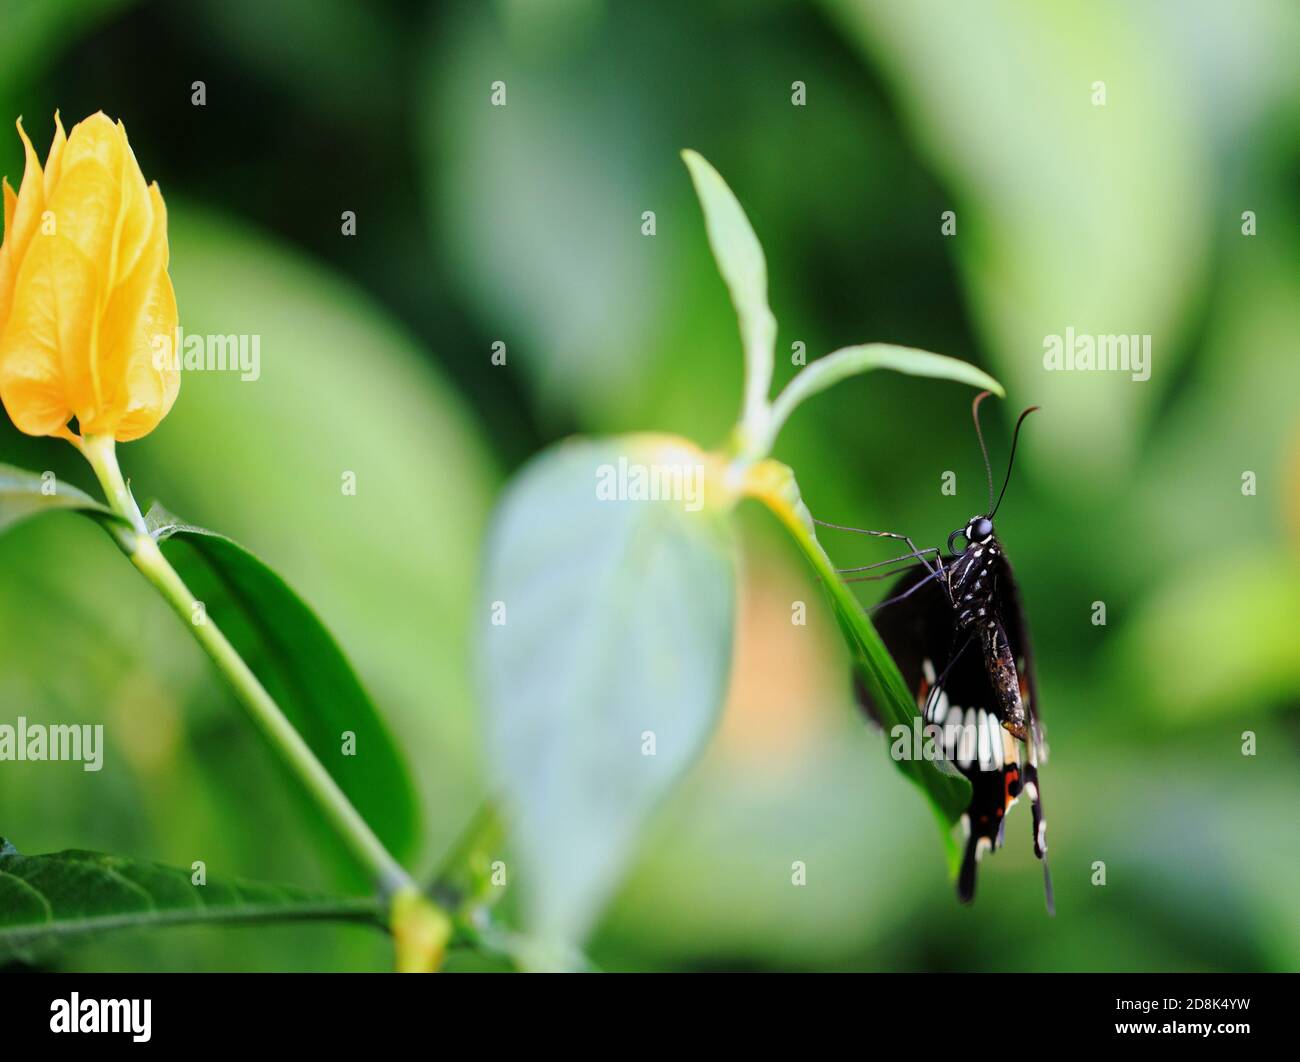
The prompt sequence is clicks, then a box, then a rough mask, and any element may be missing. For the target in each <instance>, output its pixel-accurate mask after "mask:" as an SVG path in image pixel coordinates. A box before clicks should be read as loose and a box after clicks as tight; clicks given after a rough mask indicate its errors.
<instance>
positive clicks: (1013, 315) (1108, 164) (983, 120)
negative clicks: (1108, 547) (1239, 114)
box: [823, 0, 1289, 495]
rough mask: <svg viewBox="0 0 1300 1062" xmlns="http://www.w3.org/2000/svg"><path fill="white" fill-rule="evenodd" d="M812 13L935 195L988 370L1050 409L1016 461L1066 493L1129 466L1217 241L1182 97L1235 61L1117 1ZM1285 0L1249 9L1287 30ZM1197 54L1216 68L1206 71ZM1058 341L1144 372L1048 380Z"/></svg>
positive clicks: (1199, 110)
mask: <svg viewBox="0 0 1300 1062" xmlns="http://www.w3.org/2000/svg"><path fill="white" fill-rule="evenodd" d="M823 6H824V7H825V8H827V9H828V13H829V14H830V15H831V16H832V18H833V20H834V21H835V22H838V23H839V24H840V26H841V27H842V28H843V31H844V36H845V38H846V39H847V40H848V42H849V43H850V45H851V46H853V47H856V48H858V49H859V50H860V51H861V52H863V53H864V55H865V56H866V57H867V60H868V62H869V64H870V67H871V70H872V75H873V76H879V77H880V78H881V79H882V81H883V83H884V84H885V85H886V86H887V87H888V92H889V94H890V97H891V105H892V106H893V107H894V108H896V113H898V114H899V115H900V120H901V122H902V124H903V127H904V128H905V130H906V133H907V136H908V139H909V140H910V141H911V142H913V143H914V144H915V145H916V147H917V149H918V151H919V152H921V154H922V155H923V156H924V157H925V158H926V159H927V161H928V162H929V163H930V164H931V166H932V169H933V172H934V174H935V177H936V179H937V180H938V181H939V182H940V183H941V185H942V186H943V187H944V189H945V191H946V194H947V195H948V197H949V198H948V200H947V201H949V202H951V204H952V207H953V209H954V210H955V212H956V225H957V230H956V235H955V237H953V238H952V239H950V240H949V241H948V242H949V244H950V245H951V248H952V252H953V257H954V260H955V262H956V265H957V266H958V268H959V269H960V271H961V274H962V276H963V277H964V280H965V286H966V289H967V291H968V292H969V297H970V302H971V308H972V315H973V320H974V321H975V322H976V323H977V325H978V327H979V329H980V333H981V337H982V339H983V340H984V343H985V345H986V346H987V348H988V351H989V358H990V363H991V364H992V365H993V366H995V367H996V369H997V371H998V375H999V376H1000V377H1001V378H1002V379H1003V380H1004V381H1005V382H1006V384H1007V386H1008V387H1010V388H1011V390H1012V392H1013V393H1017V394H1018V395H1019V396H1021V399H1020V400H1021V401H1022V402H1034V403H1037V404H1041V405H1042V406H1043V408H1044V409H1048V410H1050V411H1051V416H1050V417H1045V418H1044V419H1043V423H1042V424H1040V425H1038V427H1037V428H1036V436H1037V445H1035V446H1034V447H1033V448H1032V449H1031V450H1030V451H1028V452H1027V454H1026V461H1027V462H1028V463H1029V464H1030V465H1038V466H1039V467H1040V468H1041V469H1049V468H1050V469H1051V479H1052V481H1053V482H1054V483H1055V485H1056V486H1057V487H1058V488H1060V489H1062V490H1064V491H1065V492H1066V493H1073V494H1076V495H1077V493H1078V489H1079V488H1080V487H1088V488H1091V489H1093V490H1096V491H1102V492H1104V491H1106V490H1108V489H1109V487H1110V484H1112V483H1113V482H1114V481H1115V480H1116V479H1117V478H1123V477H1125V476H1127V475H1128V474H1129V473H1130V471H1131V469H1132V467H1133V465H1134V463H1135V462H1136V461H1137V459H1138V455H1139V450H1140V448H1141V447H1142V446H1143V445H1144V441H1143V440H1144V432H1145V428H1146V422H1147V419H1148V418H1149V417H1150V416H1151V415H1152V414H1153V411H1154V410H1158V409H1159V408H1160V402H1161V399H1162V397H1163V396H1164V395H1165V393H1166V389H1167V388H1168V387H1169V386H1170V385H1171V384H1173V383H1174V382H1175V381H1176V380H1178V379H1180V376H1179V372H1178V363H1179V361H1180V359H1181V358H1182V357H1183V355H1185V354H1186V352H1187V351H1188V350H1190V349H1191V346H1190V344H1189V343H1188V342H1187V341H1186V332H1187V330H1188V328H1189V327H1192V328H1194V327H1195V326H1194V325H1191V324H1190V323H1189V321H1188V315H1189V313H1190V315H1191V320H1192V321H1195V320H1196V314H1197V312H1198V309H1197V307H1198V301H1199V299H1200V297H1201V295H1202V286H1203V284H1204V283H1205V270H1206V263H1207V262H1208V261H1209V260H1210V259H1209V257H1208V255H1207V248H1208V247H1209V246H1211V238H1212V234H1213V233H1214V231H1215V229H1214V225H1215V218H1216V210H1215V207H1214V205H1213V204H1212V203H1211V202H1210V191H1211V186H1212V185H1213V180H1212V179H1211V178H1210V177H1209V175H1210V174H1212V173H1213V172H1214V170H1213V167H1212V166H1210V165H1208V164H1207V159H1209V158H1212V157H1213V156H1214V154H1215V152H1216V150H1218V149H1217V148H1216V146H1215V145H1214V144H1213V141H1212V138H1211V137H1210V136H1207V130H1209V129H1212V128H1214V123H1212V122H1207V121H1206V120H1205V113H1204V107H1203V105H1202V104H1201V102H1200V101H1199V98H1198V95H1197V91H1198V89H1197V86H1198V85H1201V84H1205V83H1206V82H1207V80H1208V81H1209V82H1210V83H1214V82H1216V81H1217V80H1220V79H1225V80H1226V79H1227V78H1228V77H1230V76H1235V72H1236V71H1237V60H1235V59H1233V58H1232V57H1228V56H1225V55H1223V52H1224V49H1222V48H1219V49H1214V48H1207V49H1204V50H1203V51H1201V50H1193V53H1192V54H1194V55H1195V56H1196V58H1195V59H1192V58H1191V57H1190V56H1189V54H1187V53H1185V52H1180V51H1179V50H1178V49H1172V48H1169V47H1166V46H1165V42H1166V41H1167V40H1168V38H1169V36H1170V35H1171V34H1178V33H1179V32H1180V26H1181V15H1180V13H1179V12H1178V11H1177V10H1176V9H1175V8H1172V7H1171V8H1167V9H1163V10H1160V11H1155V10H1153V11H1152V12H1151V13H1150V16H1151V17H1134V15H1133V8H1132V5H1129V4H1123V3H1086V4H1085V3H1079V2H1073V3H1058V4H1030V3H1024V2H1022V0H996V2H989V3H979V4H956V3H951V2H948V0H870V2H867V0H823ZM1206 6H1207V8H1209V9H1213V8H1214V7H1215V5H1206ZM1286 6H1287V5H1268V4H1263V5H1259V10H1258V11H1256V12H1255V16H1256V17H1260V18H1265V19H1267V21H1268V25H1269V29H1270V31H1271V32H1273V33H1279V34H1280V33H1286V32H1289V31H1288V30H1287V29H1285V28H1284V20H1283V19H1282V18H1279V17H1278V16H1277V15H1265V14H1264V9H1266V8H1270V7H1271V8H1275V9H1278V10H1280V9H1282V8H1284V7H1286ZM1238 22H1239V20H1236V19H1234V16H1233V14H1231V13H1230V12H1229V11H1228V10H1226V9H1225V11H1224V13H1223V16H1222V19H1221V21H1220V22H1219V23H1217V24H1216V23H1215V21H1214V18H1213V17H1212V16H1209V14H1208V11H1207V17H1206V18H1205V19H1202V20H1200V23H1199V30H1200V32H1202V33H1204V34H1205V35H1206V38H1205V39H1214V38H1215V37H1216V36H1218V37H1225V38H1226V37H1227V36H1228V35H1230V34H1231V33H1232V32H1234V31H1235V30H1236V28H1237V23H1238ZM936 26H942V27H943V32H940V33H936V32H935V27H936ZM1212 57H1213V58H1214V59H1219V61H1221V62H1223V63H1224V66H1222V67H1221V68H1215V69H1207V64H1208V63H1211V62H1212V61H1213V60H1212ZM1229 71H1232V72H1233V73H1232V74H1230V73H1229ZM1029 86H1032V89H1030V88H1029ZM1239 91H1240V90H1239ZM1102 93H1104V96H1103V95H1102ZM1260 105H1261V106H1262V104H1260ZM1134 159H1141V160H1142V164H1141V165H1134V164H1133V160H1134ZM938 223H939V219H938V218H937V217H936V218H935V225H936V229H937V226H938ZM1135 233H1140V234H1141V237H1140V238H1135V236H1134V234H1135ZM1068 334H1073V335H1075V336H1076V337H1083V336H1088V337H1089V338H1091V337H1093V336H1111V335H1114V336H1116V337H1118V338H1126V337H1128V336H1130V335H1134V336H1141V335H1147V336H1150V337H1151V358H1150V361H1149V362H1148V364H1147V366H1146V368H1147V370H1148V371H1149V372H1150V379H1148V380H1146V381H1145V382H1134V380H1133V378H1132V374H1131V373H1129V372H1088V371H1064V372H1061V371H1047V370H1046V369H1045V365H1044V354H1045V352H1047V350H1048V349H1049V348H1048V337H1059V338H1060V340H1061V341H1062V342H1064V341H1065V339H1066V337H1067V335H1068ZM1103 421H1104V422H1105V424H1106V425H1107V427H1106V430H1105V431H1101V432H1098V431H1096V430H1095V426H1096V425H1097V424H1098V423H1100V422H1103ZM1082 438H1087V439H1088V445H1086V446H1080V445H1079V440H1080V439H1082Z"/></svg>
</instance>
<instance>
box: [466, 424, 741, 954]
mask: <svg viewBox="0 0 1300 1062" xmlns="http://www.w3.org/2000/svg"><path fill="white" fill-rule="evenodd" d="M672 469H676V470H678V471H679V472H683V473H685V478H683V480H681V482H682V484H683V485H685V484H686V483H688V482H689V481H690V480H692V479H694V480H695V481H696V485H697V486H698V487H699V489H700V491H701V493H700V494H695V493H694V491H693V490H692V489H690V488H687V489H684V490H682V491H679V492H678V494H677V496H678V497H679V498H683V499H686V500H684V501H683V500H679V501H670V500H659V501H650V500H633V498H634V497H636V488H635V486H634V485H633V482H634V481H633V477H634V476H636V475H638V474H639V473H638V470H641V471H646V472H648V471H650V470H654V471H656V472H658V473H667V472H668V471H669V470H672ZM712 471H713V463H712V461H711V459H710V458H708V457H707V456H706V455H704V454H703V453H701V452H700V451H699V450H698V449H696V448H695V447H694V446H692V445H691V444H690V443H688V442H686V441H685V440H680V439H675V438H672V437H668V436H652V435H637V436H624V437H620V438H615V439H607V440H600V441H592V440H583V439H579V440H573V441H570V442H567V443H563V444H561V445H559V446H557V447H555V448H553V449H551V450H549V451H547V452H546V453H544V454H543V455H541V456H540V457H538V458H536V459H535V460H534V461H533V462H532V463H531V464H530V465H528V466H527V467H526V468H525V469H524V470H523V471H522V472H521V473H520V474H519V476H518V477H517V478H516V479H515V481H514V483H513V484H512V485H511V487H510V488H509V490H508V491H507V493H506V495H505V497H504V499H503V501H502V502H501V504H500V506H499V507H498V509H497V512H496V514H495V517H494V519H493V523H492V528H491V533H490V538H489V542H488V547H487V564H486V570H485V573H484V576H483V586H482V598H481V601H480V605H479V608H480V618H479V626H480V633H479V649H480V651H479V659H478V661H477V663H478V672H479V681H480V689H481V691H482V702H483V710H484V713H485V715H486V718H487V746H488V754H489V758H490V763H491V766H492V767H493V768H494V770H495V775H496V779H497V781H498V784H499V785H500V788H501V791H502V793H503V805H504V806H503V810H504V812H505V814H506V817H507V821H508V822H509V826H510V836H511V838H512V839H513V843H514V845H515V847H516V850H517V853H518V859H519V864H520V871H519V874H518V876H517V877H516V878H515V879H514V880H515V881H516V882H517V883H518V884H519V887H520V889H521V900H522V904H523V915H524V920H525V925H526V929H527V930H528V932H529V933H530V935H531V936H533V937H534V938H536V939H538V940H539V941H541V945H540V947H541V952H539V954H541V953H548V952H549V951H550V949H553V948H562V947H563V946H564V945H565V944H566V943H576V942H578V941H580V940H581V938H582V937H583V936H584V934H585V933H586V931H587V930H588V929H589V928H590V927H591V924H592V923H593V921H594V920H595V918H596V916H597V915H598V914H599V912H600V909H601V907H602V905H603V903H604V901H605V900H606V898H607V897H608V895H609V893H610V891H611V890H612V889H613V887H614V885H615V884H616V883H617V881H618V880H619V877H620V874H621V871H622V869H623V867H624V865H625V862H626V860H627V859H628V857H629V855H630V854H631V852H632V848H633V845H634V843H635V840H636V837H637V833H638V830H639V828H640V827H641V825H642V823H643V822H644V820H645V818H646V816H647V815H648V814H649V812H650V811H651V810H652V808H654V806H655V805H656V803H657V802H658V801H659V799H660V798H661V797H662V796H663V795H664V794H665V792H666V791H667V790H668V789H669V787H670V786H671V785H672V784H673V783H674V782H675V781H676V780H677V779H678V777H679V776H680V775H681V774H682V772H683V771H684V770H685V769H686V768H687V767H688V766H689V765H690V764H691V763H692V762H693V761H694V759H695V758H696V756H698V755H699V753H700V751H701V749H702V748H703V747H704V745H705V743H706V742H707V741H708V740H709V737H710V735H711V734H712V733H713V730H714V726H715V724H716V722H717V719H718V714H719V711H720V709H721V707H722V702H723V697H724V694H725V692H726V686H727V679H728V675H729V672H730V667H731V642H732V621H733V615H734V609H735V604H734V597H735V574H734V559H733V547H732V542H731V540H730V535H729V527H728V524H727V521H726V518H725V514H724V513H723V512H722V511H721V507H720V506H717V505H715V504H714V503H713V501H712V500H711V496H706V494H705V493H703V492H705V491H706V489H707V482H712V479H711V476H709V475H707V474H706V473H708V472H712ZM620 475H623V476H625V477H626V478H625V479H623V480H622V481H621V483H614V482H612V477H619V476H620ZM602 485H603V486H602ZM620 485H625V486H627V487H628V488H629V489H628V490H627V491H626V492H624V491H621V490H618V489H617V488H618V487H619V486H620ZM609 487H613V488H614V489H613V491H612V493H614V494H616V495H618V496H619V497H622V496H623V495H624V494H627V495H629V497H628V500H617V498H611V497H609V494H610V493H611V491H609V490H606V489H605V488H609ZM664 493H671V492H664ZM697 501H698V502H699V504H698V505H697V504H696V502H697ZM557 953H558V952H557Z"/></svg>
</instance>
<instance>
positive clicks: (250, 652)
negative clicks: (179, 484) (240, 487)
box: [146, 506, 420, 860]
mask: <svg viewBox="0 0 1300 1062" xmlns="http://www.w3.org/2000/svg"><path fill="white" fill-rule="evenodd" d="M146 524H147V525H148V526H149V528H150V532H151V533H152V534H153V536H154V537H155V538H156V539H157V540H158V542H159V544H160V546H161V548H162V551H163V553H164V554H165V555H166V557H167V559H168V560H169V561H170V562H171V563H172V565H173V566H174V567H175V568H176V570H177V571H178V572H179V573H180V576H181V578H182V579H183V580H184V581H185V583H186V585H187V586H188V587H189V588H190V590H191V592H192V593H193V594H194V596H195V597H196V598H197V599H198V600H199V601H201V602H203V605H204V609H205V611H206V613H207V615H209V616H211V617H212V619H213V620H214V621H215V622H216V624H217V625H218V626H219V627H220V628H221V630H222V631H223V632H224V633H225V635H226V637H227V638H228V639H230V642H231V644H233V645H234V647H235V649H236V650H237V651H238V652H239V654H240V656H242V657H243V658H244V660H245V662H246V663H247V664H248V666H249V667H250V668H252V670H253V672H254V674H256V675H257V677H258V679H259V680H261V682H262V685H263V686H265V687H266V690H267V692H268V693H270V695H271V696H272V697H273V698H275V700H276V703H277V704H279V706H280V708H281V709H282V710H283V712H284V714H285V716H286V717H287V718H288V719H289V721H290V722H291V723H292V724H293V725H294V727H295V729H297V731H298V732H299V733H300V734H301V735H302V736H303V738H304V740H306V742H307V744H308V745H310V746H311V749H312V751H313V752H314V753H315V754H316V757H317V758H318V759H319V760H320V761H321V763H322V765H324V767H325V769H326V770H328V771H329V773H330V774H331V775H332V776H333V778H334V780H335V781H336V782H338V784H339V786H340V788H342V790H343V791H344V792H345V793H346V794H347V796H348V799H349V800H351V801H352V803H353V805H354V806H355V807H356V809H357V810H358V811H359V812H360V813H361V816H362V818H364V819H365V820H366V822H368V823H369V824H370V826H371V828H372V829H373V830H374V831H375V833H376V834H378V835H379V838H380V839H381V840H382V841H383V842H384V844H385V845H386V846H387V847H388V849H389V851H391V852H392V853H393V854H394V855H395V856H396V857H397V858H398V859H399V860H400V859H402V858H404V857H407V856H409V855H410V853H411V852H412V851H413V850H414V849H415V848H416V846H417V844H418V843H419V840H420V827H419V812H418V809H417V805H416V801H415V796H414V793H413V790H412V788H411V783H410V780H409V777H408V775H407V772H406V767H405V765H404V763H403V762H402V758H401V756H400V755H399V753H398V750H397V748H396V746H395V745H394V743H393V740H392V738H391V736H390V735H389V732H388V729H387V727H386V726H385V725H384V723H383V721H382V719H381V718H380V716H379V713H378V711H377V710H376V708H375V706H374V704H373V703H372V702H371V700H370V697H369V696H368V695H367V694H366V691H365V689H364V688H363V687H362V685H361V683H360V681H359V680H358V679H357V676H356V673H355V672H354V671H353V670H352V665H351V664H350V663H349V662H348V660H347V657H346V656H344V654H343V651H342V650H341V649H340V648H339V646H338V644H337V643H336V642H335V641H334V639H333V637H332V636H331V635H330V633H329V631H328V630H326V629H325V626H324V625H323V624H322V623H321V621H320V620H319V619H318V618H317V616H316V614H315V613H314V612H313V611H312V610H311V608H309V607H308V606H307V605H306V604H305V603H304V602H303V600H302V599H301V598H300V597H298V595H297V594H296V593H294V591H293V589H292V588H291V587H290V586H289V585H288V584H287V583H286V582H285V581H284V580H283V579H282V578H281V577H280V576H279V575H278V574H276V572H274V571H273V570H272V569H271V568H269V567H267V565H265V564H264V563H263V562H262V561H260V560H259V559H258V558H257V557H255V556H253V555H252V554H251V553H249V552H248V551H247V550H246V549H244V548H243V547H242V546H240V545H238V544H237V543H235V542H233V541H231V540H230V539H229V538H226V537H225V536H224V535H219V534H215V533H214V532H211V531H207V530H204V529H203V528H200V527H194V526H193V525H190V524H185V523H182V522H180V521H178V520H177V519H176V518H175V517H173V516H172V515H171V514H170V513H167V512H166V511H165V510H162V509H161V508H160V507H158V506H155V507H153V508H151V509H150V511H149V515H148V517H147V518H146ZM347 735H350V737H348V736H347ZM313 821H314V817H313ZM322 833H323V834H324V831H322ZM329 836H330V837H331V838H332V835H329ZM331 844H338V842H337V840H332V841H331Z"/></svg>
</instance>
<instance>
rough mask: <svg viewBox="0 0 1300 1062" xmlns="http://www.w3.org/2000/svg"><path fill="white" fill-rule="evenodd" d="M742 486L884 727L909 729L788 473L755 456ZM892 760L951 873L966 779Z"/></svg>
mask: <svg viewBox="0 0 1300 1062" xmlns="http://www.w3.org/2000/svg"><path fill="white" fill-rule="evenodd" d="M745 491H746V493H747V494H749V495H750V496H751V497H754V498H757V499H758V500H759V501H761V502H762V503H763V504H764V505H766V506H767V507H768V508H769V509H771V510H772V512H773V513H775V514H776V515H777V517H779V518H780V520H781V522H782V523H783V524H784V525H785V527H786V530H788V531H789V532H790V534H791V535H792V536H793V537H794V540H795V542H796V543H798V545H799V548H800V549H801V550H802V551H803V554H804V556H805V557H807V558H808V561H809V562H810V563H811V564H812V566H813V569H814V570H815V571H816V573H817V575H818V577H819V578H820V579H821V582H822V585H823V586H824V587H825V588H826V593H827V595H828V596H829V597H830V601H831V607H832V608H833V609H834V612H835V619H836V621H837V622H838V623H839V626H840V631H841V632H842V633H843V635H844V640H845V641H846V642H847V643H848V645H849V648H850V649H851V650H852V652H853V656H854V660H855V661H856V663H857V666H858V671H859V673H860V674H861V675H862V678H863V680H864V681H865V682H866V684H867V688H868V689H869V690H870V691H871V695H872V697H873V698H874V699H875V702H876V704H878V705H879V706H880V711H881V715H882V717H883V719H884V723H885V729H886V731H889V730H890V729H892V728H893V727H895V726H898V725H902V726H906V727H907V728H908V729H909V730H910V729H911V728H912V726H913V721H914V720H917V719H919V718H920V713H919V712H918V711H917V707H916V702H915V700H913V698H912V694H911V693H910V692H909V691H908V688H907V684H906V683H905V682H904V681H903V676H902V675H900V674H899V672H898V666H897V665H896V664H895V663H894V661H893V658H892V657H891V656H890V655H889V651H888V650H887V649H886V648H885V644H884V642H882V641H881V640H880V635H879V634H877V633H876V628H875V627H873V626H872V625H871V621H870V620H869V619H868V618H867V614H866V613H865V612H864V611H863V609H862V606H861V605H860V604H859V603H858V599H857V598H856V597H854V596H853V593H852V591H850V590H849V588H848V585H847V584H846V583H845V582H844V581H843V579H841V578H840V576H839V575H838V574H837V573H836V571H835V565H834V564H832V563H831V560H830V558H829V557H828V556H827V555H826V551H825V550H824V549H822V546H821V543H820V542H818V541H817V533H816V529H815V525H814V524H813V521H812V515H811V514H810V513H809V512H808V509H807V506H805V505H804V503H803V499H802V497H801V496H800V494H799V485H798V483H796V482H795V478H794V473H793V472H791V471H790V469H789V468H787V467H786V466H785V465H782V464H780V463H778V462H776V461H772V460H767V461H761V462H759V463H758V464H757V465H754V466H753V467H752V468H751V469H750V470H749V472H748V475H747V477H746V482H745ZM895 764H896V765H897V767H898V769H899V770H900V771H902V772H903V774H904V775H905V776H906V777H907V778H909V779H910V780H911V781H912V782H914V783H915V784H916V785H917V786H918V787H919V788H920V789H921V791H922V792H923V793H925V794H926V796H927V797H928V798H929V801H930V805H931V807H932V808H933V810H934V813H935V817H936V819H937V820H938V822H939V827H940V830H941V832H942V835H943V839H944V847H945V851H946V853H947V856H948V866H949V870H950V871H951V872H952V873H954V874H955V873H956V870H957V865H958V861H959V859H960V852H959V851H958V848H957V843H956V841H955V839H954V837H953V833H952V829H951V828H952V826H953V825H954V824H955V823H956V822H957V820H958V819H959V818H960V817H961V814H962V812H964V811H965V810H966V807H967V805H968V804H969V803H970V783H969V782H968V781H966V779H965V778H963V777H962V776H961V775H959V774H957V773H956V772H951V773H950V772H948V771H945V770H942V769H941V768H940V767H939V766H937V764H936V763H933V762H930V761H927V760H896V761H895Z"/></svg>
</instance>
